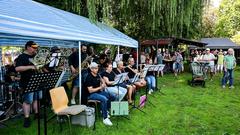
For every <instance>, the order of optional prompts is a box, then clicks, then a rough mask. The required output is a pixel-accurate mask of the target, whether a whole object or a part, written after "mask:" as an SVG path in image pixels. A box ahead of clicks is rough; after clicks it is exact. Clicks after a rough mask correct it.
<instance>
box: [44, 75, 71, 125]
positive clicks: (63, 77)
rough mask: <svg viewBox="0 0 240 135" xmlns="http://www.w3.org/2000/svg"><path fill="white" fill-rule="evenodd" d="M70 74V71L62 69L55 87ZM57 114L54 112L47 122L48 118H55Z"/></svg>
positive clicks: (63, 81) (65, 80)
mask: <svg viewBox="0 0 240 135" xmlns="http://www.w3.org/2000/svg"><path fill="white" fill-rule="evenodd" d="M70 76H71V72H70V71H62V73H61V75H60V77H59V79H58V81H57V83H56V85H55V88H56V87H60V86H61V85H62V84H63V83H65V82H67V81H68V79H69V77H70ZM56 116H57V115H56V114H54V115H53V116H51V117H50V118H49V119H48V120H47V122H49V121H50V120H52V119H53V118H55V117H56Z"/></svg>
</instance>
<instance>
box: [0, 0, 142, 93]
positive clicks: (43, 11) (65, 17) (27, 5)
mask: <svg viewBox="0 0 240 135" xmlns="http://www.w3.org/2000/svg"><path fill="white" fill-rule="evenodd" d="M27 40H34V41H36V42H37V43H39V44H40V46H48V47H50V46H54V45H57V46H59V47H64V48H66V47H79V50H80V46H81V42H83V41H84V42H90V43H96V44H110V45H118V46H119V45H121V46H126V47H133V48H138V42H137V41H136V40H134V39H132V38H130V37H128V36H126V35H125V34H123V33H121V32H120V31H118V30H116V29H114V28H112V27H109V26H107V25H105V24H102V23H99V22H97V23H92V22H90V21H89V19H87V18H85V17H82V16H78V15H75V14H72V13H69V12H66V11H63V10H60V9H57V8H53V7H50V6H47V5H44V4H41V3H38V2H35V1H32V0H0V46H1V45H15V46H23V45H24V44H25V43H26V41H27ZM79 69H81V67H79ZM80 78H81V77H80ZM80 81H81V80H80ZM80 91H81V90H80ZM79 93H80V92H79ZM80 97H81V93H80Z"/></svg>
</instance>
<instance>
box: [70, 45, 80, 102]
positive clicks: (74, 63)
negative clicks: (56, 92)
mask: <svg viewBox="0 0 240 135" xmlns="http://www.w3.org/2000/svg"><path fill="white" fill-rule="evenodd" d="M68 63H69V67H70V70H71V72H72V77H73V84H72V85H73V89H72V99H71V104H73V105H75V104H76V101H75V97H76V95H77V92H78V89H79V52H78V50H77V48H72V54H71V55H70V56H69V58H68Z"/></svg>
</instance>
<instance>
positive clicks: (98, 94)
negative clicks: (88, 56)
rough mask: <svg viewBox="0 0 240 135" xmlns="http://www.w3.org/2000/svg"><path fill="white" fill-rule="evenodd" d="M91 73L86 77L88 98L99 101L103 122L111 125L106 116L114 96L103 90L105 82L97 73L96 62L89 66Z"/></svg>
mask: <svg viewBox="0 0 240 135" xmlns="http://www.w3.org/2000/svg"><path fill="white" fill-rule="evenodd" d="M89 68H90V70H91V73H90V74H88V76H87V78H86V87H87V89H88V92H89V97H88V99H89V100H98V101H100V102H101V110H102V116H103V123H104V124H105V125H108V126H112V122H111V121H110V119H109V118H108V117H109V115H108V112H107V110H108V109H109V108H110V102H111V101H113V100H114V96H112V95H111V94H110V93H108V92H106V91H104V89H105V88H106V84H105V82H104V81H103V80H101V78H100V76H99V75H98V64H97V63H95V62H92V63H91V64H90V66H89Z"/></svg>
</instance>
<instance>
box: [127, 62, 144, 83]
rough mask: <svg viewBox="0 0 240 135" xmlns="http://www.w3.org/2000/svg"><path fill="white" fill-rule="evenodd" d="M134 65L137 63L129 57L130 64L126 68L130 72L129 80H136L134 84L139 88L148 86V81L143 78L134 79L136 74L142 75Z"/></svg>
mask: <svg viewBox="0 0 240 135" xmlns="http://www.w3.org/2000/svg"><path fill="white" fill-rule="evenodd" d="M134 65H135V63H134V59H133V58H129V59H128V66H127V67H126V68H125V71H126V72H128V77H129V80H130V81H135V82H134V85H136V86H137V87H139V88H141V87H144V86H146V81H145V80H144V79H143V78H138V79H137V80H133V79H134V76H135V75H136V74H139V75H140V73H139V72H138V70H137V69H136V68H135V66H134Z"/></svg>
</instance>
